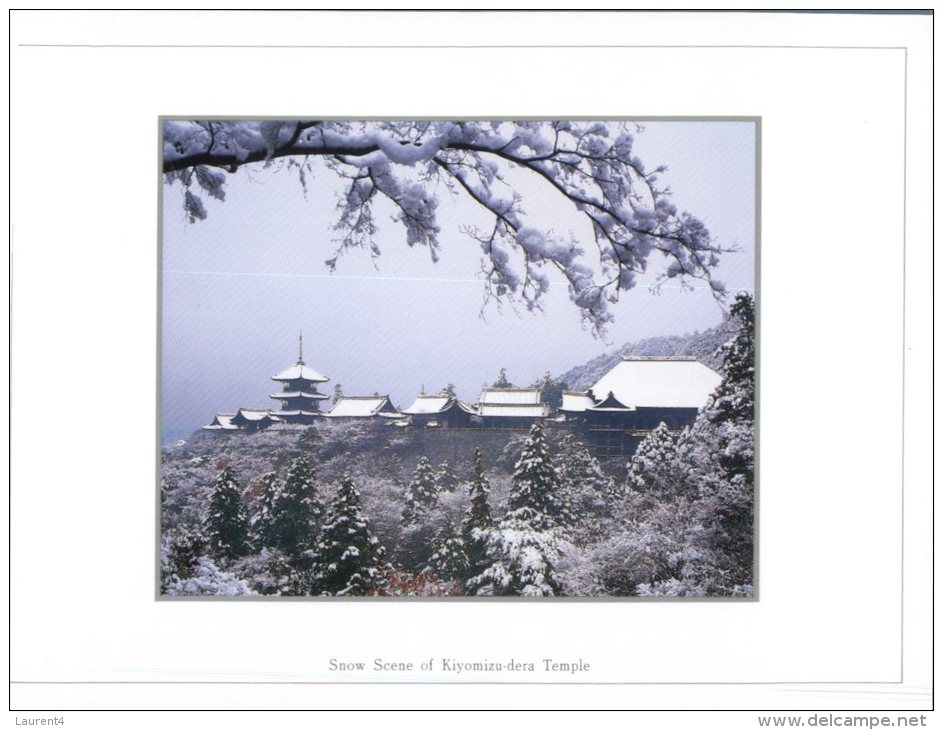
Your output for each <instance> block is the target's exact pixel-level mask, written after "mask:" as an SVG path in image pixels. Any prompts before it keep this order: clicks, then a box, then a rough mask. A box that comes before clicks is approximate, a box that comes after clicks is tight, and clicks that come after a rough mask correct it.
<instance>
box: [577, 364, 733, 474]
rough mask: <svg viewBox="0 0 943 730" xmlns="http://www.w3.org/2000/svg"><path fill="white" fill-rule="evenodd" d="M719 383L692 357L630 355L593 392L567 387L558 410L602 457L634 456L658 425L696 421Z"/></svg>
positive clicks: (675, 427)
mask: <svg viewBox="0 0 943 730" xmlns="http://www.w3.org/2000/svg"><path fill="white" fill-rule="evenodd" d="M720 381H721V377H720V375H718V374H717V373H716V372H714V371H713V370H711V369H710V368H709V367H707V366H706V365H704V364H703V363H701V362H699V361H698V360H696V359H694V358H657V357H651V358H649V357H626V358H623V359H622V361H621V362H619V363H618V364H617V365H616V366H615V367H614V368H612V369H611V370H610V371H609V372H608V373H606V374H605V375H603V376H602V377H601V378H600V379H599V380H597V381H596V383H595V384H594V385H593V386H592V387H591V388H590V389H589V390H587V391H584V392H574V391H565V392H564V393H563V404H562V405H561V406H560V412H561V413H563V414H564V416H565V418H566V421H567V422H569V423H573V424H575V425H576V426H577V427H578V428H579V430H580V431H581V432H582V434H583V436H584V438H585V440H586V441H587V443H588V445H589V446H590V447H591V448H592V449H593V451H594V452H595V453H596V454H597V455H598V456H631V455H632V454H634V453H635V449H636V447H637V446H638V444H639V442H640V441H641V440H642V439H643V438H645V436H646V435H647V434H648V432H649V431H652V430H653V429H655V428H657V427H658V425H659V424H660V423H664V424H665V425H666V426H668V428H669V429H671V430H673V431H680V430H681V429H683V428H684V427H685V426H689V425H690V424H692V423H693V422H694V419H695V418H696V417H697V412H698V410H699V409H700V408H701V407H702V406H703V405H704V404H705V403H706V402H707V399H708V397H709V396H710V394H711V393H712V392H713V391H714V389H715V388H716V387H717V386H718V385H720Z"/></svg>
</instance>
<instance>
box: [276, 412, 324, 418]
mask: <svg viewBox="0 0 943 730" xmlns="http://www.w3.org/2000/svg"><path fill="white" fill-rule="evenodd" d="M323 415H324V414H323V413H321V411H302V410H297V411H272V412H271V413H270V414H269V417H270V418H272V419H275V420H280V417H281V416H323Z"/></svg>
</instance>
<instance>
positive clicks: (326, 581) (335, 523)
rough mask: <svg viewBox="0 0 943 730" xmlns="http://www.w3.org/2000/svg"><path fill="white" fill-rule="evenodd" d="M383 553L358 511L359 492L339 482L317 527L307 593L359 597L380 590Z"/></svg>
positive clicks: (350, 485)
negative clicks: (310, 583)
mask: <svg viewBox="0 0 943 730" xmlns="http://www.w3.org/2000/svg"><path fill="white" fill-rule="evenodd" d="M384 553H385V551H384V549H383V548H382V547H381V546H380V544H379V541H378V540H377V538H375V537H374V536H373V535H372V534H371V533H370V524H369V522H368V520H367V518H366V517H365V516H364V515H363V513H362V512H361V507H360V493H359V492H358V491H357V490H356V489H355V488H354V484H353V482H352V481H351V480H350V479H343V480H342V481H341V485H340V489H338V491H337V495H336V496H335V498H334V501H333V503H332V504H331V508H330V510H329V512H328V517H327V520H326V521H325V523H324V526H323V527H322V528H321V534H320V537H319V539H318V546H317V549H316V550H315V555H314V577H313V581H312V587H311V593H312V594H313V595H328V596H362V595H365V594H366V593H368V592H371V591H374V590H377V589H378V588H381V587H382V586H383V575H382V571H383V555H384Z"/></svg>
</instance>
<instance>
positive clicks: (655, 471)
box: [628, 423, 685, 496]
mask: <svg viewBox="0 0 943 730" xmlns="http://www.w3.org/2000/svg"><path fill="white" fill-rule="evenodd" d="M628 486H629V488H630V489H634V490H636V491H638V492H641V493H643V494H649V495H654V496H665V495H669V494H680V493H681V492H683V491H684V488H685V484H684V480H683V476H682V469H681V463H680V461H679V459H678V451H677V443H676V441H675V438H674V436H672V434H671V431H670V430H668V426H666V425H665V424H664V423H659V424H658V427H657V428H655V429H654V430H652V431H650V432H649V433H648V435H646V436H645V438H644V439H642V442H641V443H640V444H639V445H638V448H636V450H635V454H634V455H633V456H632V461H630V462H629V475H628Z"/></svg>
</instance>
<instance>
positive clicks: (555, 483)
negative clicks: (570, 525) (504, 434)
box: [508, 421, 564, 530]
mask: <svg viewBox="0 0 943 730" xmlns="http://www.w3.org/2000/svg"><path fill="white" fill-rule="evenodd" d="M559 489H560V478H559V475H558V474H557V470H556V469H555V468H554V466H553V460H552V459H551V457H550V446H549V445H548V443H547V437H546V436H545V435H544V430H543V426H541V425H540V421H536V422H535V423H534V425H533V426H531V429H530V434H529V435H528V437H527V441H525V442H524V448H523V450H522V451H521V455H520V458H519V459H518V460H517V463H516V464H515V465H514V476H513V477H512V481H511V492H510V494H509V495H508V513H513V512H515V511H517V510H528V514H529V516H530V518H532V519H535V520H536V522H535V524H534V527H535V528H536V529H538V530H542V529H549V528H551V527H553V526H554V525H557V524H560V523H562V522H563V521H564V518H563V514H562V512H563V504H562V502H561V500H560V494H559ZM523 517H524V515H523V514H522V515H520V516H519V518H523Z"/></svg>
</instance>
